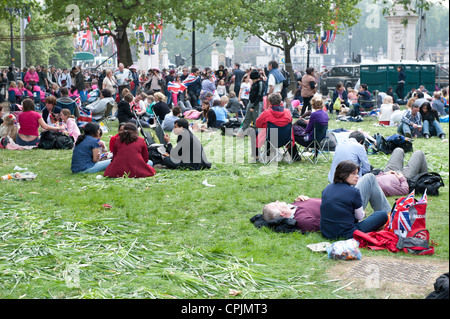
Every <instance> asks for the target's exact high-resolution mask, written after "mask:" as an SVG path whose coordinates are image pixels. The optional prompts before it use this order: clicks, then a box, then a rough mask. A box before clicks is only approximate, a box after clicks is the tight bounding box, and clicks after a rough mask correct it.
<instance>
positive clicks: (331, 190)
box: [320, 161, 390, 240]
mask: <svg viewBox="0 0 450 319" xmlns="http://www.w3.org/2000/svg"><path fill="white" fill-rule="evenodd" d="M358 172H359V165H357V164H355V163H354V162H352V161H342V162H340V163H339V164H338V166H337V167H336V171H335V174H334V180H333V183H332V184H330V185H328V186H327V187H325V189H324V190H323V192H322V203H321V205H320V231H321V232H322V236H323V237H325V238H327V239H330V240H337V239H349V238H352V237H353V232H354V231H355V230H360V231H362V232H365V233H367V232H371V231H376V230H378V229H380V228H381V227H382V226H383V225H384V224H385V223H386V222H387V220H388V214H387V212H388V211H390V205H389V202H388V201H387V199H386V197H385V196H384V194H383V191H382V190H381V188H380V187H379V186H378V183H377V181H376V178H375V176H374V175H373V174H371V173H369V174H366V175H364V176H363V177H362V178H361V181H360V182H361V183H359V181H358V178H359V173H358ZM357 184H358V186H357V187H353V186H355V185H357ZM369 201H370V204H371V206H372V208H373V210H374V212H373V213H372V214H371V215H370V216H369V217H367V218H366V219H364V217H365V212H364V209H365V205H367V203H368V202H369Z"/></svg>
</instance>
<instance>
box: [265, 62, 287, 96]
mask: <svg viewBox="0 0 450 319" xmlns="http://www.w3.org/2000/svg"><path fill="white" fill-rule="evenodd" d="M267 69H268V70H269V78H268V81H267V84H268V91H267V95H269V94H272V93H281V90H282V89H283V81H284V80H285V78H284V76H283V74H281V71H280V70H279V69H278V63H277V61H273V60H272V61H269V63H268V64H267Z"/></svg>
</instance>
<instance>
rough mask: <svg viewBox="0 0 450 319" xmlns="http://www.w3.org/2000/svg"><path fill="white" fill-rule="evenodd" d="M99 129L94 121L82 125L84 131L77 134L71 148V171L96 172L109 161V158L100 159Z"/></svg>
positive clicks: (101, 169) (103, 168) (106, 165)
mask: <svg viewBox="0 0 450 319" xmlns="http://www.w3.org/2000/svg"><path fill="white" fill-rule="evenodd" d="M100 130H101V129H100V125H98V124H97V123H94V122H89V123H87V124H86V125H85V126H84V133H83V134H81V135H80V136H78V139H77V141H76V142H75V147H74V149H73V153H72V164H71V170H72V173H98V172H101V171H104V170H105V169H106V167H108V165H109V164H110V163H111V160H109V159H107V160H103V161H100V149H101V145H100V144H99V142H98V138H99V136H100Z"/></svg>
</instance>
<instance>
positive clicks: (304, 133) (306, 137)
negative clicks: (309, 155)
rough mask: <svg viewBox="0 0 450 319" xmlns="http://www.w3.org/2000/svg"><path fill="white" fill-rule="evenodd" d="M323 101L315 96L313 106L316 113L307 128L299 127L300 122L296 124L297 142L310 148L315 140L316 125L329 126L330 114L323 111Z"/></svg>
mask: <svg viewBox="0 0 450 319" xmlns="http://www.w3.org/2000/svg"><path fill="white" fill-rule="evenodd" d="M323 105H324V104H323V100H322V98H321V97H318V96H315V97H313V98H312V99H311V106H312V108H313V109H314V112H312V113H311V116H310V117H309V121H308V124H307V125H306V128H303V127H301V126H299V121H297V122H296V123H295V124H294V137H295V141H296V142H297V143H298V144H300V145H302V146H308V145H309V144H311V142H312V140H313V139H314V127H315V126H316V125H322V126H325V125H328V120H329V118H328V114H327V112H326V111H324V110H323Z"/></svg>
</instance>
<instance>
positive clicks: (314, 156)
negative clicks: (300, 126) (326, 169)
mask: <svg viewBox="0 0 450 319" xmlns="http://www.w3.org/2000/svg"><path fill="white" fill-rule="evenodd" d="M327 130H328V124H326V125H320V124H318V123H315V124H314V132H313V140H312V141H311V143H310V144H309V145H308V146H305V147H303V149H302V151H301V153H300V156H304V157H307V158H308V159H309V161H310V162H311V163H312V164H317V162H318V161H319V157H320V156H322V157H323V158H324V159H325V161H327V162H328V161H330V157H329V154H330V153H329V147H328V143H325V142H326V138H327ZM311 151H312V152H311Z"/></svg>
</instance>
